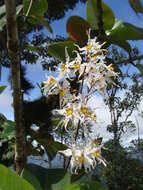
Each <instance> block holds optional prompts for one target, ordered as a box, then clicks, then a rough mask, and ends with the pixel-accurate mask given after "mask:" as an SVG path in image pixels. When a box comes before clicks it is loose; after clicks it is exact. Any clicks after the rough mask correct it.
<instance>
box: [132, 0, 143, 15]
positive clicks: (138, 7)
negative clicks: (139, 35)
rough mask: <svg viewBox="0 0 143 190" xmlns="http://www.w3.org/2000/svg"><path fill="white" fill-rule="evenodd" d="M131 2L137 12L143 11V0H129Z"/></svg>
mask: <svg viewBox="0 0 143 190" xmlns="http://www.w3.org/2000/svg"><path fill="white" fill-rule="evenodd" d="M129 3H130V5H131V7H132V9H133V10H134V11H135V13H136V14H137V13H143V5H142V2H141V0H129Z"/></svg>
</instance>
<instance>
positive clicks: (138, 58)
mask: <svg viewBox="0 0 143 190" xmlns="http://www.w3.org/2000/svg"><path fill="white" fill-rule="evenodd" d="M141 59H143V55H139V56H134V57H131V58H129V59H125V60H122V61H119V62H115V64H120V63H130V62H133V61H136V60H141Z"/></svg>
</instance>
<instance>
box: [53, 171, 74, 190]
mask: <svg viewBox="0 0 143 190" xmlns="http://www.w3.org/2000/svg"><path fill="white" fill-rule="evenodd" d="M69 185H70V175H69V174H68V173H66V175H65V176H64V178H63V179H62V180H61V181H59V182H58V183H56V184H54V185H52V189H53V190H62V189H65V188H66V187H67V186H69Z"/></svg>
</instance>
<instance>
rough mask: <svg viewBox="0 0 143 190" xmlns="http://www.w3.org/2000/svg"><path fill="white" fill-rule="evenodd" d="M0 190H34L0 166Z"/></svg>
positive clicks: (24, 181) (20, 178)
mask: <svg viewBox="0 0 143 190" xmlns="http://www.w3.org/2000/svg"><path fill="white" fill-rule="evenodd" d="M0 190H34V187H33V186H32V185H31V184H30V183H28V182H27V181H26V180H24V179H23V178H22V177H20V176H18V175H17V174H16V173H14V172H12V171H11V170H9V169H8V168H6V167H5V166H3V165H0Z"/></svg>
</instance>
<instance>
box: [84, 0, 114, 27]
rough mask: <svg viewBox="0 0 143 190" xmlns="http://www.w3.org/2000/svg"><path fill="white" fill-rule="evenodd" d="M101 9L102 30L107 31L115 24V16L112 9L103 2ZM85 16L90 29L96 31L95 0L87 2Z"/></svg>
mask: <svg viewBox="0 0 143 190" xmlns="http://www.w3.org/2000/svg"><path fill="white" fill-rule="evenodd" d="M102 9H103V24H104V29H105V30H109V29H111V28H112V26H113V25H114V23H115V16H114V13H113V11H112V9H111V8H110V7H109V6H108V5H107V4H105V3H104V2H102ZM86 14H87V21H88V23H89V24H90V26H91V28H92V29H94V30H96V29H98V11H97V0H88V1H87V8H86Z"/></svg>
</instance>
